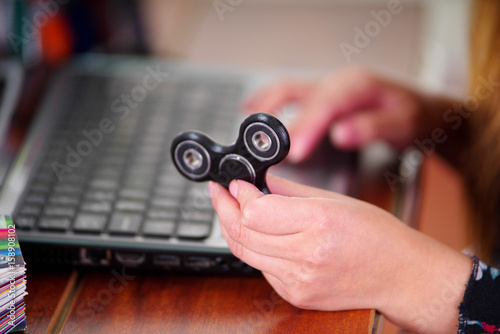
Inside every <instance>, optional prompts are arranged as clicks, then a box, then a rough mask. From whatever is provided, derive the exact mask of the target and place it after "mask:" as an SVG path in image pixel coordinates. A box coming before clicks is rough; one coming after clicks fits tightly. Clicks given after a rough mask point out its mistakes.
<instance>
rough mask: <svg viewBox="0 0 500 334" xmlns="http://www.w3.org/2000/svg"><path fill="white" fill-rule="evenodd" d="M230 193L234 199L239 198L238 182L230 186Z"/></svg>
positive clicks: (233, 182) (235, 181)
mask: <svg viewBox="0 0 500 334" xmlns="http://www.w3.org/2000/svg"><path fill="white" fill-rule="evenodd" d="M229 192H230V193H231V195H233V197H234V198H237V196H238V180H234V181H232V182H231V183H230V184H229Z"/></svg>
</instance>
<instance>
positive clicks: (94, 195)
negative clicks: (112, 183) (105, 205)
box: [85, 189, 116, 201]
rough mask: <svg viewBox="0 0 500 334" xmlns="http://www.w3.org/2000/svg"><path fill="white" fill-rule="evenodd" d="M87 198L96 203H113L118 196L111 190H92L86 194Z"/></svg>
mask: <svg viewBox="0 0 500 334" xmlns="http://www.w3.org/2000/svg"><path fill="white" fill-rule="evenodd" d="M85 197H86V198H88V199H92V200H96V201H113V200H114V199H115V197H116V196H115V192H114V191H111V190H98V189H91V190H88V191H87V192H85Z"/></svg>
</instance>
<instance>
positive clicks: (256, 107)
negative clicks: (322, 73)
mask: <svg viewBox="0 0 500 334" xmlns="http://www.w3.org/2000/svg"><path fill="white" fill-rule="evenodd" d="M311 86H312V84H311V83H308V82H300V81H292V80H284V81H281V82H278V83H276V84H274V85H272V86H269V87H265V88H264V89H262V90H261V91H259V92H258V93H257V94H255V95H254V96H253V97H252V98H251V99H250V100H248V101H247V102H246V103H245V105H244V107H245V108H246V109H247V110H249V111H250V112H264V113H269V114H276V113H278V112H279V110H280V109H281V108H282V107H283V105H285V104H286V103H289V102H295V101H299V100H302V99H303V98H304V96H305V95H307V93H308V92H309V90H310V88H311Z"/></svg>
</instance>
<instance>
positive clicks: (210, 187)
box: [208, 181, 215, 198]
mask: <svg viewBox="0 0 500 334" xmlns="http://www.w3.org/2000/svg"><path fill="white" fill-rule="evenodd" d="M214 190H215V182H214V181H209V182H208V194H209V195H210V198H211V197H212V195H213V194H214Z"/></svg>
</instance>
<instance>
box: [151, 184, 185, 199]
mask: <svg viewBox="0 0 500 334" xmlns="http://www.w3.org/2000/svg"><path fill="white" fill-rule="evenodd" d="M183 193H184V187H183V186H182V187H163V186H160V187H157V188H156V189H155V195H156V196H158V197H174V198H175V197H180V196H182V194H183Z"/></svg>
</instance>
